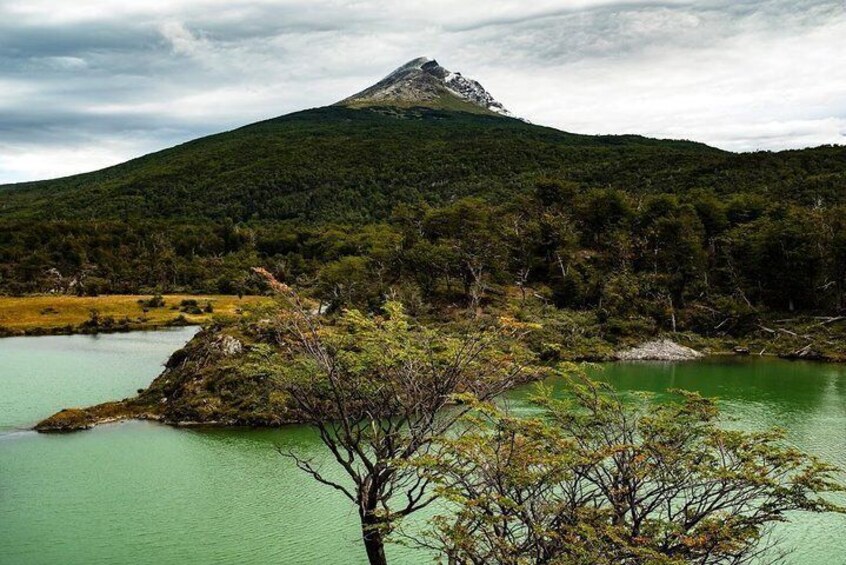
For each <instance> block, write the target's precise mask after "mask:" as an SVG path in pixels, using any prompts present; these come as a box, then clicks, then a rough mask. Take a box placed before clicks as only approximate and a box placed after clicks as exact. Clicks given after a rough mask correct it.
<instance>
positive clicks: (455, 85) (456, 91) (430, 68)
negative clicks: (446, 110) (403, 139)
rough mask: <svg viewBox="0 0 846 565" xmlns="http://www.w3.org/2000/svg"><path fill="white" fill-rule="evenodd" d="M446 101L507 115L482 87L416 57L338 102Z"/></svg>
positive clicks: (432, 103) (440, 103)
mask: <svg viewBox="0 0 846 565" xmlns="http://www.w3.org/2000/svg"><path fill="white" fill-rule="evenodd" d="M449 100H453V101H459V102H461V103H464V104H466V105H467V107H470V108H472V107H474V106H475V107H478V108H481V109H483V110H487V111H488V112H493V113H495V114H501V115H503V116H511V114H510V112H508V110H506V109H505V108H504V107H503V105H502V104H501V103H500V102H498V101H497V100H496V99H495V98H494V97H493V96H491V94H490V93H489V92H488V91H487V90H485V89H484V87H483V86H482V85H481V84H479V83H478V82H477V81H475V80H473V79H468V78H466V77H464V76H462V74H461V73H454V72H451V71H448V70H447V69H445V68H443V67H442V66H440V65H439V64H438V62H437V61H434V60H431V59H427V58H426V57H419V58H417V59H414V60H411V61H409V62H408V63H406V64H404V65H403V66H401V67H399V68H398V69H396V70H395V71H393V72H392V73H391V74H389V75H388V76H386V77H385V78H383V79H382V80H380V81H379V82H377V83H376V84H374V85H373V86H371V87H369V88H367V89H365V90H362V91H361V92H359V93H358V94H354V95H353V96H350V97H349V98H347V99H345V100H342V101H341V102H339V104H341V105H347V106H363V105H364V106H366V105H376V104H387V105H390V104H400V105H415V104H419V105H422V106H435V107H438V106H443V105H445V106H449V105H450V104H449V102H448V101H449Z"/></svg>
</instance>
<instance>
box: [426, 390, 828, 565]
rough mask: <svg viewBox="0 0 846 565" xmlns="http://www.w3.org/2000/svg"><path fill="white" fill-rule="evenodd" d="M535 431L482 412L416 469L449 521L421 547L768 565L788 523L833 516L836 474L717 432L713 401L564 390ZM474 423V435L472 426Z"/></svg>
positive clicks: (769, 438) (461, 558) (550, 557)
mask: <svg viewBox="0 0 846 565" xmlns="http://www.w3.org/2000/svg"><path fill="white" fill-rule="evenodd" d="M572 382H573V387H572V397H571V399H570V400H565V401H561V400H552V399H551V398H550V397H549V396H547V395H542V396H540V397H539V398H538V402H539V404H540V405H541V406H542V407H543V408H544V410H545V413H544V417H543V418H532V419H521V418H515V417H513V416H510V415H508V414H507V413H503V412H501V411H499V410H496V409H489V410H488V411H487V412H485V413H483V415H484V418H481V417H479V416H476V420H477V421H478V420H482V422H481V424H483V425H482V426H474V427H472V428H471V429H473V430H474V431H473V432H472V433H466V434H463V435H461V436H460V437H457V438H452V439H450V438H447V439H445V440H444V450H443V451H441V452H440V456H439V457H438V458H434V459H427V460H425V461H423V462H421V466H422V467H423V468H425V469H426V470H427V471H428V473H429V476H430V477H432V480H434V481H436V482H437V484H438V485H439V492H440V493H441V494H442V495H444V496H445V497H447V498H448V500H450V501H451V503H452V505H451V506H450V508H451V510H453V511H452V512H450V513H449V514H445V515H442V516H439V517H437V518H435V519H434V520H433V522H432V529H431V530H430V531H429V532H428V535H427V536H426V537H425V538H424V539H423V540H422V544H423V545H425V546H428V547H430V548H434V549H437V550H438V551H440V552H441V554H442V555H443V556H444V557H445V558H446V559H447V560H448V561H449V562H450V563H508V564H513V563H527V564H529V563H574V564H578V563H584V564H592V565H593V564H608V565H611V564H629V565H634V564H646V563H649V564H689V563H696V564H700V565H710V564H715V565H716V564H728V563H731V564H743V563H753V562H754V563H774V562H777V561H778V560H779V559H778V557H779V553H778V552H774V551H772V548H771V547H770V546H769V545H768V543H767V541H768V540H767V539H766V534H767V532H768V529H769V527H770V526H771V525H772V524H774V523H776V522H779V521H783V520H785V518H786V513H788V512H792V511H808V512H829V511H840V512H843V511H844V509H842V508H838V507H836V506H835V505H833V504H831V503H830V502H828V501H826V500H825V498H824V497H823V496H821V495H824V494H825V493H828V492H834V491H841V490H843V487H842V486H841V485H839V484H838V483H837V482H836V481H835V480H834V478H833V477H834V473H835V471H836V469H834V468H833V467H831V466H829V465H826V464H824V463H821V462H819V461H818V460H816V459H815V458H813V457H809V456H807V455H805V454H803V453H800V452H799V451H797V450H795V449H793V448H790V447H786V446H785V445H784V444H783V442H782V440H783V436H782V434H781V432H779V431H777V430H774V431H768V432H758V433H746V432H740V431H730V430H727V429H725V428H723V427H721V426H720V425H718V424H719V419H718V416H719V412H718V410H717V407H716V406H715V404H714V402H713V401H711V400H707V399H704V398H702V397H700V396H698V395H696V394H692V393H679V398H678V401H677V402H675V403H660V404H655V403H652V402H647V401H645V400H642V401H641V402H640V403H635V404H626V403H624V402H623V401H622V400H621V399H620V398H619V397H618V396H616V395H615V394H614V393H613V392H612V391H611V390H610V389H607V388H605V387H604V386H602V385H599V384H597V383H594V382H591V381H589V380H587V379H586V378H581V377H577V378H575V379H574V380H573V381H572ZM477 423H478V422H477Z"/></svg>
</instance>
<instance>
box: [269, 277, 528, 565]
mask: <svg viewBox="0 0 846 565" xmlns="http://www.w3.org/2000/svg"><path fill="white" fill-rule="evenodd" d="M257 272H258V273H260V274H261V275H263V276H264V277H265V278H266V279H267V280H268V282H269V284H270V286H271V288H272V289H273V290H274V291H275V292H276V294H277V295H278V296H279V297H280V298H281V299H282V300H283V302H284V307H283V308H281V309H280V311H279V314H278V316H277V318H276V320H275V324H276V330H277V331H278V336H279V342H280V344H282V345H283V346H285V347H286V348H287V349H288V352H289V358H288V361H287V362H286V363H285V364H284V365H285V366H284V367H283V368H282V378H283V386H284V388H285V390H286V391H287V392H288V394H289V395H290V397H291V399H292V401H293V403H294V404H295V406H296V408H297V410H298V411H299V412H300V414H301V416H302V418H303V420H304V421H306V422H307V423H309V424H311V425H312V426H314V428H315V429H316V430H317V432H318V433H319V435H320V439H321V440H322V441H323V443H324V444H325V445H326V447H327V448H328V449H329V451H330V452H331V454H332V457H333V458H334V460H335V462H337V464H338V465H339V466H340V468H341V469H342V470H343V472H344V474H345V475H346V477H347V478H348V479H349V481H348V482H347V481H344V482H342V481H338V480H335V479H332V478H329V477H327V476H325V475H324V474H322V473H321V472H320V470H319V469H318V468H317V467H316V466H315V465H314V464H313V463H312V461H310V460H307V459H303V458H302V457H300V456H299V455H298V454H297V453H295V452H290V451H286V452H284V455H286V456H288V457H291V458H292V459H293V460H294V461H295V462H296V465H297V466H298V467H299V468H300V469H301V470H303V471H305V472H306V473H308V474H309V475H310V476H311V477H312V478H314V479H315V480H316V481H318V482H320V483H322V484H324V485H327V486H330V487H332V488H334V489H336V490H338V491H339V492H341V493H342V494H343V495H344V496H346V497H347V498H348V499H349V500H350V501H351V502H352V503H353V504H355V506H356V508H357V510H358V514H359V518H360V520H361V533H362V539H363V541H364V546H365V549H366V551H367V557H368V559H369V561H370V563H371V564H374V565H377V564H384V563H386V558H385V549H384V543H385V536H386V535H387V534H388V533H390V531H391V530H392V528H393V526H394V525H395V523H396V522H397V521H398V520H400V519H402V518H403V517H405V516H408V515H409V514H411V513H413V512H415V511H417V510H420V509H421V508H424V507H426V506H427V505H429V504H431V503H432V501H433V500H434V499H435V495H434V494H433V493H432V492H431V490H430V484H431V483H430V479H429V478H428V476H427V475H426V473H424V472H422V471H421V469H420V467H418V466H415V465H409V462H410V461H412V460H420V459H423V458H430V457H434V456H436V453H435V446H436V445H437V440H438V439H439V438H441V437H443V436H444V434H446V433H447V432H448V431H449V430H451V429H453V428H454V426H455V425H456V423H457V422H459V421H461V420H462V419H463V416H464V415H465V414H466V413H467V412H468V411H469V410H471V409H472V407H473V406H474V403H475V401H485V400H488V399H491V398H493V397H494V396H496V395H498V394H500V393H501V392H502V391H504V390H506V389H507V388H510V387H512V386H514V385H515V384H517V383H520V382H524V381H526V380H528V379H529V378H530V377H531V376H532V375H531V374H530V370H529V368H528V367H529V365H528V360H529V356H528V355H527V354H526V353H525V352H524V351H523V350H522V349H521V348H519V347H518V346H517V345H515V340H513V339H512V338H513V337H514V334H515V333H516V332H520V331H521V329H520V328H519V327H515V326H514V325H511V326H507V327H506V326H504V325H502V324H499V325H496V326H492V327H488V328H482V329H475V330H472V331H467V332H465V333H464V334H462V335H460V336H453V335H447V334H445V333H443V332H440V331H436V330H433V329H429V328H425V327H422V326H420V325H417V324H414V323H413V322H412V321H411V320H409V318H408V317H407V316H405V314H404V313H403V311H402V307H401V306H400V305H399V304H397V303H391V302H389V303H387V304H386V305H385V312H386V315H385V316H383V317H370V316H365V315H363V314H361V313H359V312H357V311H354V310H353V311H347V312H345V313H344V315H343V316H342V317H341V318H340V319H339V320H338V321H337V323H335V324H333V325H331V326H330V325H328V324H325V323H323V321H322V319H321V318H320V317H319V316H316V315H314V314H313V309H311V308H310V307H308V305H306V304H305V303H304V302H303V301H302V300H301V299H300V297H299V296H298V295H297V293H296V292H294V291H293V290H292V289H291V288H290V287H288V286H287V285H285V284H283V283H280V282H278V281H277V280H276V279H275V278H273V276H272V275H270V274H269V273H267V272H266V271H263V270H261V269H257Z"/></svg>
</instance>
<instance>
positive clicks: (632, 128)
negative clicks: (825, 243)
mask: <svg viewBox="0 0 846 565" xmlns="http://www.w3.org/2000/svg"><path fill="white" fill-rule="evenodd" d="M418 56H428V57H431V58H435V59H437V60H438V62H440V63H441V64H442V65H443V66H445V67H446V68H448V69H450V70H453V71H460V72H462V73H463V74H464V75H465V76H469V77H472V78H475V79H477V80H479V81H480V82H481V83H482V84H483V85H484V86H485V87H486V88H487V89H488V90H489V91H490V92H491V93H492V94H493V95H494V96H495V97H496V98H497V99H498V100H500V101H501V102H502V103H503V104H504V105H505V106H506V107H507V108H508V109H509V110H511V111H512V112H513V113H514V114H516V115H518V116H521V117H525V118H527V119H529V120H530V121H532V122H534V123H538V124H544V125H550V126H554V127H557V128H560V129H563V130H566V131H572V132H579V133H640V134H644V135H649V136H655V137H669V138H686V139H694V140H697V141H704V142H706V143H709V144H711V145H715V146H717V147H721V148H724V149H729V150H733V151H748V150H756V149H772V150H778V149H785V148H797V147H807V146H813V145H820V144H824V143H839V144H844V143H846V2H845V1H844V0H831V1H811V0H704V1H685V0H663V1H661V0H657V1H641V0H616V1H611V0H532V1H531V2H529V1H518V0H479V1H467V0H414V1H413V2H412V1H402V2H400V1H387V0H360V1H345V0H275V1H274V0H226V1H224V0H74V1H72V2H71V1H67V0H0V182H15V181H22V180H32V179H41V178H48V177H55V176H61V175H66V174H71V173H76V172H82V171H89V170H94V169H98V168H101V167H104V166H107V165H111V164H114V163H118V162H120V161H123V160H126V159H128V158H130V157H135V156H138V155H142V154H144V153H147V152H150V151H153V150H156V149H161V148H164V147H168V146H171V145H175V144H177V143H180V142H183V141H187V140H189V139H193V138H195V137H198V136H201V135H205V134H209V133H214V132H218V131H222V130H226V129H231V128H233V127H237V126H240V125H244V124H246V123H249V122H252V121H256V120H259V119H264V118H269V117H273V116H278V115H281V114H285V113H288V112H291V111H294V110H299V109H303V108H309V107H314V106H322V105H326V104H330V103H332V102H335V101H337V100H339V99H341V98H344V97H346V96H348V95H349V94H352V93H353V92H355V91H358V90H360V89H362V88H364V87H366V86H368V85H370V84H371V83H373V82H376V81H377V80H378V79H379V78H381V77H382V76H383V75H385V74H387V73H388V72H390V71H391V70H392V69H393V68H394V67H397V66H399V65H400V64H402V63H404V62H405V61H407V60H409V59H412V58H415V57H418Z"/></svg>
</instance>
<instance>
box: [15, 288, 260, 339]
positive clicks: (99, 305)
mask: <svg viewBox="0 0 846 565" xmlns="http://www.w3.org/2000/svg"><path fill="white" fill-rule="evenodd" d="M149 298H150V295H125V294H122V295H108V296H93V297H88V296H65V295H38V296H23V297H8V296H0V328H3V329H5V330H8V331H11V332H13V333H23V332H31V331H33V330H44V331H48V332H49V331H50V330H55V329H58V328H64V327H67V326H78V325H79V324H81V323H83V322H85V321H87V320H88V319H89V318H90V317H91V311H92V310H97V312H98V313H99V316H100V317H101V318H105V317H108V316H111V317H113V318H114V319H115V321H117V322H121V321H123V320H124V319H128V321H129V326H130V327H132V328H137V329H142V328H150V327H157V326H163V325H166V324H168V323H170V322H173V320H175V319H176V318H178V317H179V316H180V315H181V316H184V317H185V319H186V320H187V321H188V322H190V323H192V324H202V323H203V322H206V321H208V320H210V319H211V317H212V316H237V315H240V313H241V312H242V309H243V308H244V307H246V306H248V305H251V304H257V303H259V302H261V301H264V300H267V298H265V297H262V296H245V297H243V298H238V297H237V296H222V295H201V296H195V295H186V294H171V295H165V296H164V297H163V298H164V302H165V305H164V307H161V308H147V311H146V312H145V311H144V308H143V307H142V305H141V304H139V303H138V301H139V300H147V299H149ZM187 299H193V300H196V301H197V304H198V305H199V306H200V308H203V307H204V306H205V305H206V303H207V302H211V304H212V307H213V308H214V313H212V314H206V313H203V314H199V315H195V314H187V313H185V312H180V303H181V302H182V301H183V300H187ZM174 307H175V309H174Z"/></svg>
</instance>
